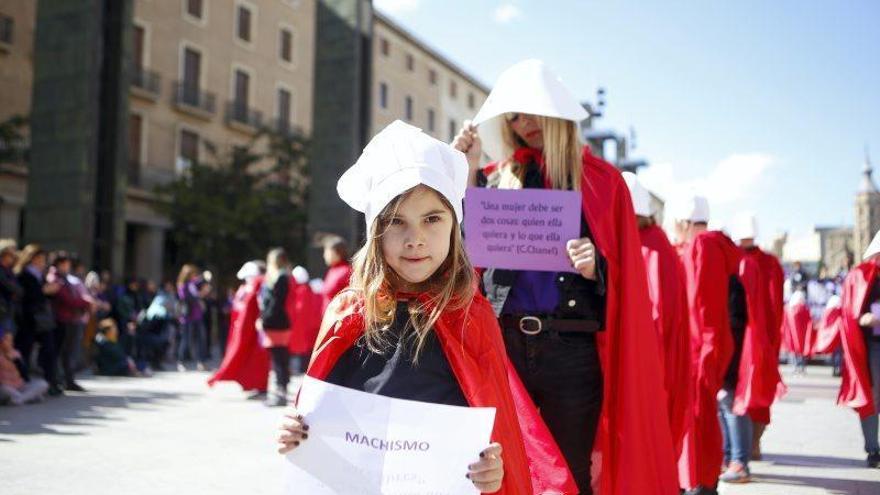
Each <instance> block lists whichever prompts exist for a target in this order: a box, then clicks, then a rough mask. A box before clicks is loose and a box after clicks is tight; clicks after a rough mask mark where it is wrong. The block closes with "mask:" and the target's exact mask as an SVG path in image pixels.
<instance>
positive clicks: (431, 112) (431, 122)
mask: <svg viewBox="0 0 880 495" xmlns="http://www.w3.org/2000/svg"><path fill="white" fill-rule="evenodd" d="M428 131H429V132H434V109H433V108H429V109H428Z"/></svg>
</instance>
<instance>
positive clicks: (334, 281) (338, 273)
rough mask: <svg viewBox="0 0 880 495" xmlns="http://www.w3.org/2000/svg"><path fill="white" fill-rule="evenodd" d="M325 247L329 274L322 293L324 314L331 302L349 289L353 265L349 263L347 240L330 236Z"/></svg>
mask: <svg viewBox="0 0 880 495" xmlns="http://www.w3.org/2000/svg"><path fill="white" fill-rule="evenodd" d="M322 243H323V245H324V263H325V264H326V265H327V273H326V274H324V284H323V288H322V289H321V292H322V294H323V303H322V305H321V312H322V313H323V312H324V310H325V309H327V306H328V305H329V304H330V301H332V300H333V298H334V297H336V294H339V293H340V292H342V290H343V289H345V288H346V287H348V282H349V279H351V264H350V263H349V262H348V244H346V242H345V239H343V238H342V237H339V236H337V235H329V236H327V237H325V238H324V239H323V241H322Z"/></svg>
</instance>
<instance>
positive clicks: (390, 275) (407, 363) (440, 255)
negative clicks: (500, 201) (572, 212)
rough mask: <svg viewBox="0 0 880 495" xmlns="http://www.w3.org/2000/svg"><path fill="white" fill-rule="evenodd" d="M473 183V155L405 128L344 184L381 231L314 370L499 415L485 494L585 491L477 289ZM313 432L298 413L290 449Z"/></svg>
mask: <svg viewBox="0 0 880 495" xmlns="http://www.w3.org/2000/svg"><path fill="white" fill-rule="evenodd" d="M466 177H467V163H466V162H465V157H464V155H462V154H461V153H459V152H457V151H455V150H453V149H451V148H450V147H449V146H447V145H446V144H444V143H441V142H440V141H437V140H435V139H433V138H431V137H429V136H427V135H425V134H423V133H422V132H421V131H420V130H419V129H417V128H415V127H412V126H409V125H407V124H404V123H403V122H400V121H396V122H394V123H392V124H391V125H390V126H389V127H388V128H386V129H385V130H383V131H382V132H381V133H379V134H378V135H377V136H376V137H375V138H374V139H373V140H372V141H371V142H370V144H369V145H368V146H367V147H366V149H365V150H364V153H363V155H362V156H361V158H360V159H359V160H358V162H357V163H356V164H355V165H354V166H353V167H352V168H351V169H349V170H348V171H347V172H346V173H345V175H343V176H342V178H341V179H340V181H339V184H338V191H339V194H340V197H341V198H342V199H343V200H344V201H346V202H347V203H348V204H349V205H351V206H352V207H353V208H355V209H357V210H359V211H362V212H364V213H365V215H366V220H367V225H368V227H369V235H368V238H367V242H366V245H364V247H363V248H362V249H361V250H360V251H359V252H358V253H357V255H356V256H355V261H354V272H353V275H352V280H351V287H350V288H349V289H348V290H346V291H343V292H342V293H340V294H339V295H338V296H337V297H336V298H335V299H334V300H333V302H332V304H331V305H330V307H329V308H328V310H327V313H326V314H325V316H324V321H323V323H322V327H321V334H320V335H319V337H318V342H317V346H316V349H315V354H314V356H313V358H312V362H311V365H310V367H309V370H308V374H309V375H310V376H312V377H315V378H319V379H323V380H326V381H328V382H330V383H334V384H337V385H342V386H345V387H349V388H353V389H357V390H362V391H366V392H369V393H376V394H380V395H385V396H389V397H394V398H400V399H409V400H419V401H424V402H433V403H437V404H447V405H456V406H474V407H495V408H496V411H497V412H496V418H495V426H494V429H493V432H492V441H493V443H492V444H491V445H489V446H488V447H487V448H486V449H485V450H483V451H482V452H479V453H477V452H475V453H474V462H473V463H472V464H471V465H469V466H467V467H466V468H467V477H468V478H469V479H470V480H471V481H472V482H473V484H474V486H475V487H476V488H477V489H478V490H480V491H481V492H483V493H496V492H497V493H504V494H517V495H519V494H525V493H545V492H548V491H549V492H552V493H576V488H575V487H574V485H573V482H572V481H571V478H570V474H569V473H568V470H567V468H566V467H565V463H564V461H563V460H562V458H561V455H560V454H559V452H558V449H556V446H555V444H554V443H553V441H552V439H551V438H550V436H549V432H547V430H546V427H545V426H544V425H543V423H542V422H541V420H540V418H539V417H538V416H537V413H536V411H535V409H534V406H533V405H532V404H531V403H530V402H529V401H528V400H527V398H526V396H525V393H524V391H523V390H522V388H521V385H520V384H519V381H518V378H516V375H515V373H513V372H512V368H510V367H509V363H508V361H507V358H506V355H505V353H504V344H503V342H502V340H501V334H500V331H499V328H498V325H497V322H496V320H495V317H494V314H493V313H492V309H491V307H490V306H489V304H488V302H487V301H486V299H485V298H483V297H482V296H480V295H479V293H478V292H476V290H475V288H476V283H475V279H474V278H475V277H474V271H473V268H472V267H471V265H470V262H469V261H468V259H467V256H466V254H465V252H464V247H463V244H462V237H461V232H460V230H459V228H458V223H459V222H460V221H461V218H462V204H461V200H462V197H463V196H464V190H465V185H466ZM521 424H522V425H523V426H522V427H521ZM309 426H310V425H306V424H304V421H303V418H302V417H301V416H299V415H297V414H296V412H295V411H294V412H292V413H290V414H289V415H288V416H287V421H286V423H285V424H284V425H283V426H282V432H281V434H280V437H279V439H278V441H279V442H280V443H281V447H280V449H279V452H281V453H287V452H289V451H290V450H292V449H294V448H296V447H297V446H299V444H300V442H302V441H306V440H307V439H308V438H309V433H308V430H309ZM314 426H315V427H316V429H317V428H318V427H319V426H320V425H314ZM525 426H527V427H528V429H525V428H524V427H525ZM521 428H523V429H521ZM524 436H525V437H526V440H527V441H528V439H530V438H535V440H536V441H535V442H531V441H529V443H528V444H526V443H524ZM502 449H503V460H502ZM540 449H543V451H542V452H538V450H540ZM530 468H531V470H532V472H531V475H530V472H529V470H530ZM462 470H463V471H464V470H465V466H462Z"/></svg>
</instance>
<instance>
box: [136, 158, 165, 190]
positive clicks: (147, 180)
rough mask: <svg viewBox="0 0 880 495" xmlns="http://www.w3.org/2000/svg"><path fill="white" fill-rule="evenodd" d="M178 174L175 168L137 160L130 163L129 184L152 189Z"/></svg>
mask: <svg viewBox="0 0 880 495" xmlns="http://www.w3.org/2000/svg"><path fill="white" fill-rule="evenodd" d="M175 177H176V174H175V173H174V170H173V169H167V168H162V167H157V166H154V165H147V164H143V163H140V162H137V161H130V162H129V163H128V186H129V187H136V188H139V189H144V190H147V191H151V190H152V189H153V188H155V187H156V186H161V185H164V184H167V183H169V182H171V181H173V180H174V178H175Z"/></svg>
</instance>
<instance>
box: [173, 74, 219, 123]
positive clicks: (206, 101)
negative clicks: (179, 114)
mask: <svg viewBox="0 0 880 495" xmlns="http://www.w3.org/2000/svg"><path fill="white" fill-rule="evenodd" d="M216 100H217V98H216V96H215V95H214V93H211V92H208V91H205V90H203V89H201V88H199V87H198V86H195V85H193V84H190V83H185V82H182V81H175V82H174V103H175V105H177V107H178V108H180V109H181V110H186V111H190V112H193V113H195V114H199V115H201V116H203V117H206V118H210V117H211V116H212V115H214V114H215V113H216Z"/></svg>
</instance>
